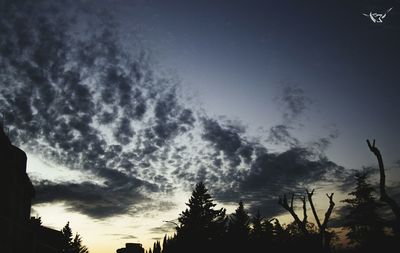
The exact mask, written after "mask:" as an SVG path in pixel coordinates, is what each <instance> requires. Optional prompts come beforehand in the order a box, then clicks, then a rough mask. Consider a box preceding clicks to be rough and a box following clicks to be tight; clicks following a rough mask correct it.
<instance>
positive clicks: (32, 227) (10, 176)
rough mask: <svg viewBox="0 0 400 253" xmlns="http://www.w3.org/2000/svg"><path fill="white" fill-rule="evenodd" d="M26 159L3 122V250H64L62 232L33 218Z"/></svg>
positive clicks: (46, 252) (32, 193)
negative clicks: (14, 143) (31, 217)
mask: <svg viewBox="0 0 400 253" xmlns="http://www.w3.org/2000/svg"><path fill="white" fill-rule="evenodd" d="M26 162H27V156H26V154H25V152H24V151H22V150H21V149H19V148H18V147H16V146H14V145H12V143H11V141H10V139H9V138H8V136H7V135H6V134H5V133H4V130H3V127H2V125H1V124H0V173H1V176H0V192H1V195H2V198H1V200H0V201H1V208H0V226H1V227H0V252H2V253H22V252H24V253H50V252H51V253H53V252H54V253H55V252H61V250H62V247H63V237H62V233H61V232H60V231H57V230H54V229H51V228H47V227H44V226H42V225H41V224H40V223H37V222H33V221H34V220H31V219H30V216H31V204H32V199H33V198H34V196H35V189H34V187H33V185H32V182H31V180H30V179H29V176H28V174H27V173H26Z"/></svg>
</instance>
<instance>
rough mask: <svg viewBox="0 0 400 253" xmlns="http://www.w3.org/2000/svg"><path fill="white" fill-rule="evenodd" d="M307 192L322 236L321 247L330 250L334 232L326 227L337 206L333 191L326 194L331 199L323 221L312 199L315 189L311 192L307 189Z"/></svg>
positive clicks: (326, 250)
mask: <svg viewBox="0 0 400 253" xmlns="http://www.w3.org/2000/svg"><path fill="white" fill-rule="evenodd" d="M306 193H307V198H308V202H309V203H310V206H311V210H312V213H313V215H314V218H315V221H316V222H317V225H318V229H319V235H320V238H321V247H322V248H323V250H324V251H325V252H328V251H330V243H331V238H332V234H331V233H330V232H328V231H326V229H327V226H328V221H329V218H330V217H331V214H332V211H333V207H334V206H335V202H333V193H331V194H330V195H328V194H326V196H327V197H328V199H329V207H328V210H327V211H326V213H325V218H324V221H323V222H322V223H321V221H320V219H319V217H318V214H317V211H316V209H315V206H314V202H313V200H312V196H313V194H314V189H313V190H312V191H311V192H309V191H308V190H306Z"/></svg>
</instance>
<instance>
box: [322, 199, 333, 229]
mask: <svg viewBox="0 0 400 253" xmlns="http://www.w3.org/2000/svg"><path fill="white" fill-rule="evenodd" d="M326 196H327V197H328V199H329V207H328V210H327V211H326V213H325V219H324V223H322V227H321V228H322V230H323V231H325V229H326V227H327V225H328V221H329V218H330V217H331V214H332V211H333V207H334V206H335V202H333V192H332V193H331V194H330V195H329V194H326Z"/></svg>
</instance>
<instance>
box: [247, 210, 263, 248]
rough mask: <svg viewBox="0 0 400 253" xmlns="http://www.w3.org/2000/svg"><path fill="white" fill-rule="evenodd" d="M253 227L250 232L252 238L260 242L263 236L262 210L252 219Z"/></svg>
mask: <svg viewBox="0 0 400 253" xmlns="http://www.w3.org/2000/svg"><path fill="white" fill-rule="evenodd" d="M251 223H252V226H253V227H252V229H251V232H250V238H251V240H252V241H253V242H259V241H261V240H262V238H263V234H264V233H263V232H264V231H263V218H262V217H261V214H260V210H257V213H256V215H255V216H253V218H252V219H251Z"/></svg>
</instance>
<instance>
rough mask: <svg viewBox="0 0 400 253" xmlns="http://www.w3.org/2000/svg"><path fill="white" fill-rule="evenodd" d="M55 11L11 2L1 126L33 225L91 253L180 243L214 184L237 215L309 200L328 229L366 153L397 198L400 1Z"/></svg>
mask: <svg viewBox="0 0 400 253" xmlns="http://www.w3.org/2000/svg"><path fill="white" fill-rule="evenodd" d="M50 2H56V1H45V0H41V1H35V2H34V3H31V2H30V1H24V0H19V1H7V0H4V1H0V4H1V5H0V13H1V15H0V33H1V37H0V109H1V114H2V117H3V121H4V124H5V127H6V131H7V133H8V134H9V136H10V138H11V140H12V142H13V143H14V144H15V145H17V146H19V147H21V148H22V149H24V150H25V151H26V152H27V154H28V173H29V175H30V177H31V179H32V181H33V183H34V185H35V189H36V198H35V200H34V203H35V205H34V206H33V213H34V214H35V215H39V216H41V217H42V220H43V222H44V224H45V225H48V226H51V227H54V228H56V229H60V228H61V227H62V226H64V225H65V224H66V222H67V221H70V222H71V226H72V229H73V230H74V231H77V232H79V233H80V234H81V235H82V237H83V238H84V242H85V243H86V244H87V245H88V246H89V249H90V250H91V252H94V253H102V252H114V251H115V249H116V248H118V247H122V246H123V245H124V243H125V242H141V243H143V244H144V245H145V246H146V247H148V246H150V245H151V244H152V242H153V241H154V240H156V239H160V238H162V237H163V236H164V234H165V233H171V232H172V231H173V230H172V229H171V226H173V225H172V223H166V222H163V221H165V220H174V219H176V218H177V217H178V215H179V213H180V212H181V211H182V210H183V209H184V208H185V204H184V203H185V201H187V199H188V197H189V196H190V193H191V189H192V187H193V186H194V184H195V183H196V182H199V181H204V182H205V183H206V186H208V187H209V188H210V191H211V192H212V194H213V196H214V197H215V199H216V200H217V201H218V203H219V205H221V206H224V207H226V208H227V209H228V212H230V211H232V210H234V208H235V205H236V204H235V203H237V202H238V201H239V200H243V201H244V202H245V204H246V206H247V208H248V210H249V211H250V212H254V211H255V210H257V209H260V210H261V212H262V213H263V214H264V215H265V216H268V217H272V216H280V215H282V213H283V211H284V210H282V209H281V208H280V207H279V206H278V205H277V197H278V196H279V195H280V194H283V193H288V192H296V193H302V192H303V191H304V189H305V188H310V189H311V188H316V189H317V196H316V199H317V201H318V202H317V205H318V206H319V209H320V211H321V212H323V211H324V208H325V207H326V206H327V204H328V203H327V200H326V199H325V198H324V196H325V193H326V192H331V191H333V192H335V193H336V195H335V197H336V200H337V203H338V204H339V201H340V199H341V198H343V197H344V196H346V194H347V192H348V190H349V188H348V187H351V184H350V185H349V184H344V182H345V183H348V181H347V178H348V176H349V174H351V172H352V170H354V169H362V168H363V167H375V166H376V163H375V159H374V157H373V156H372V154H371V153H370V152H369V150H368V147H367V145H366V142H365V140H366V139H367V138H375V139H377V145H378V147H379V148H381V151H382V153H383V155H384V159H385V163H386V166H387V168H388V175H389V176H388V181H389V183H390V184H391V185H393V186H396V185H398V183H399V177H400V172H399V167H400V155H399V153H398V150H400V144H399V133H398V129H400V118H399V116H398V115H400V107H399V106H398V101H397V100H398V98H399V91H400V88H398V85H399V81H400V76H399V72H398V67H399V66H400V65H399V59H400V47H399V46H398V45H400V1H395V0H393V1H390V0H388V1H386V0H384V1H377V0H356V1H354V0H353V1H345V0H327V1H301V3H300V1H294V0H292V1H289V0H284V1H256V0H254V1H250V2H249V1H235V2H234V3H233V2H232V1H208V0H203V1H177V0H168V1H161V0H159V1H156V0H146V1H145V0H113V1H111V0H100V1H91V0H86V1H83V0H81V1H62V3H61V2H60V3H57V2H56V4H49V3H50ZM390 7H393V9H392V10H391V11H390V12H389V13H388V14H387V16H386V18H385V19H384V20H383V23H373V22H372V20H371V19H370V18H369V17H366V16H364V15H363V13H366V14H369V13H370V12H377V13H384V12H385V11H387V10H388V9H389V8H390ZM282 219H283V220H284V221H290V220H289V219H288V218H287V217H285V216H282ZM285 219H286V220H285Z"/></svg>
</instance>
